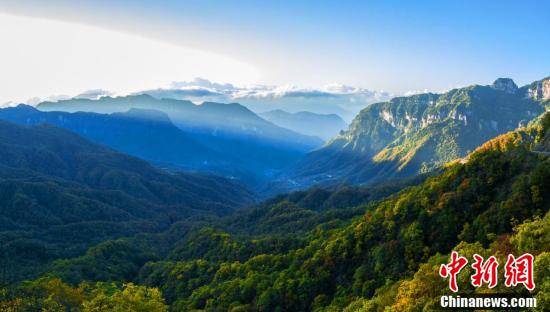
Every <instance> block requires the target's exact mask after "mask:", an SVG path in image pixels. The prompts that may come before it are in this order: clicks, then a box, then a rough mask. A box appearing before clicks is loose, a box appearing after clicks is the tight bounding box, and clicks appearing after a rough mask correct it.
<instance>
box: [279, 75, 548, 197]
mask: <svg viewBox="0 0 550 312" xmlns="http://www.w3.org/2000/svg"><path fill="white" fill-rule="evenodd" d="M549 92H550V78H545V79H542V80H540V81H537V82H534V83H532V84H529V85H526V86H524V87H522V88H518V87H517V86H516V84H515V83H514V82H513V81H512V80H511V79H505V78H500V79H497V80H496V81H495V82H494V83H493V84H492V85H489V86H480V85H473V86H469V87H465V88H460V89H454V90H451V91H448V92H446V93H443V94H434V93H426V94H418V95H413V96H408V97H396V98H393V99H392V100H390V101H387V102H381V103H376V104H372V105H370V106H368V107H366V108H365V109H363V110H362V111H361V112H360V113H359V114H358V115H357V116H356V117H355V119H354V120H353V121H352V123H351V124H350V126H349V128H348V129H347V130H346V131H343V132H342V133H341V134H339V135H337V136H336V137H334V138H333V139H332V140H331V141H330V142H328V143H327V144H326V145H325V146H324V147H323V148H321V149H318V150H315V151H313V152H311V153H309V154H308V155H307V156H306V157H305V158H304V159H303V160H301V161H300V162H298V163H297V165H295V166H294V167H293V169H292V170H290V171H289V172H287V174H286V175H283V177H282V178H281V181H283V182H284V183H289V182H290V186H289V187H291V188H295V187H297V186H298V187H307V186H309V185H313V184H318V183H321V184H334V183H342V181H344V182H347V183H353V184H362V183H373V182H377V181H384V180H387V179H391V178H399V177H406V176H412V175H415V174H419V173H426V172H430V171H432V170H434V169H436V168H439V167H441V166H443V165H445V164H446V163H447V162H450V161H452V160H455V159H457V158H461V157H464V156H465V155H466V154H468V153H469V152H471V151H473V150H474V149H475V148H477V147H478V146H480V145H481V144H482V143H483V142H485V141H487V140H489V139H491V138H493V137H495V136H497V135H499V134H502V133H506V132H508V131H511V130H514V129H516V128H517V127H520V126H524V125H526V124H527V123H528V122H529V121H530V120H532V119H534V118H535V117H537V116H539V115H540V114H542V113H543V112H544V111H545V110H546V109H547V108H548V107H549V106H548V103H549V99H550V93H549Z"/></svg>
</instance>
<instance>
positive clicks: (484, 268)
mask: <svg viewBox="0 0 550 312" xmlns="http://www.w3.org/2000/svg"><path fill="white" fill-rule="evenodd" d="M474 260H475V261H474V263H473V264H472V268H473V269H474V271H475V273H474V275H472V277H471V279H472V285H473V286H474V287H480V286H481V285H483V283H487V284H488V285H487V286H488V287H489V288H493V287H495V286H496V285H497V282H498V277H497V273H498V261H497V258H495V257H494V256H491V257H489V259H487V261H485V262H483V257H482V256H480V255H478V254H474Z"/></svg>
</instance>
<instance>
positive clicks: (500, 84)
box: [491, 78, 518, 94]
mask: <svg viewBox="0 0 550 312" xmlns="http://www.w3.org/2000/svg"><path fill="white" fill-rule="evenodd" d="M491 88H493V89H495V90H500V91H503V92H506V93H510V94H514V93H516V91H517V90H518V86H517V85H516V83H515V82H514V80H512V79H511V78H498V79H497V80H495V82H493V85H492V86H491Z"/></svg>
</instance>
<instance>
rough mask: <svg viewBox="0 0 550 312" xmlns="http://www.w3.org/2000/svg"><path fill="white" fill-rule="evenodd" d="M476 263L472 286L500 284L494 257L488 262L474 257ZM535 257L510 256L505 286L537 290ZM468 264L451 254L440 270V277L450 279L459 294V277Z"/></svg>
mask: <svg viewBox="0 0 550 312" xmlns="http://www.w3.org/2000/svg"><path fill="white" fill-rule="evenodd" d="M473 258H474V262H473V263H472V265H471V267H472V269H473V271H474V272H473V274H472V276H471V277H470V280H471V284H472V286H474V287H481V286H482V285H483V284H487V287H489V288H493V287H495V286H496V285H497V284H498V266H499V263H498V261H497V259H496V258H495V257H494V256H491V257H489V258H487V259H486V260H485V259H484V258H483V257H482V256H480V255H478V254H474V255H473ZM533 262H534V257H533V255H531V254H529V253H526V254H523V255H521V256H519V257H517V258H516V257H514V255H511V254H510V255H508V259H507V261H506V264H505V265H504V270H505V271H504V277H505V281H504V285H506V287H512V286H517V285H519V284H523V286H525V288H527V289H528V290H529V291H531V290H533V289H535V282H534V278H533ZM467 264H468V259H466V258H465V257H462V256H459V254H458V253H457V252H456V251H453V252H451V260H450V262H449V263H447V264H442V265H441V266H440V268H439V275H440V276H441V277H443V278H449V288H450V289H451V291H453V292H458V285H457V276H458V274H459V273H460V271H461V270H462V269H463V268H464V267H465V266H466V265H467Z"/></svg>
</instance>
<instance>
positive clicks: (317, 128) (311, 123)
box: [260, 109, 348, 140]
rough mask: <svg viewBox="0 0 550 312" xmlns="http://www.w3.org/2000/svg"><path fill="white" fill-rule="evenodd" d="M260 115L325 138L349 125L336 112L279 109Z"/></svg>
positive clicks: (299, 131) (282, 124) (288, 127)
mask: <svg viewBox="0 0 550 312" xmlns="http://www.w3.org/2000/svg"><path fill="white" fill-rule="evenodd" d="M260 116H261V117H262V118H264V119H265V120H268V121H270V122H272V123H274V124H276V125H278V126H281V127H283V128H287V129H290V130H293V131H296V132H298V133H303V134H307V135H311V136H318V137H320V138H321V139H323V140H329V139H331V138H332V137H334V136H336V135H338V133H339V132H340V131H341V130H343V129H345V128H347V126H348V125H347V124H346V122H345V121H344V120H343V119H342V118H340V116H338V115H336V114H328V115H323V114H316V113H311V112H297V113H288V112H285V111H283V110H280V109H278V110H273V111H269V112H265V113H261V114H260Z"/></svg>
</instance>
